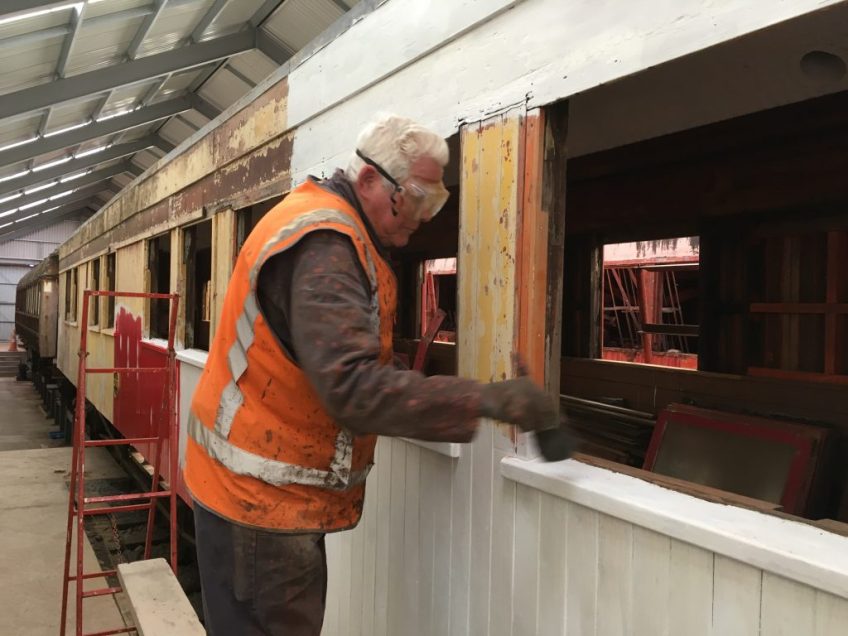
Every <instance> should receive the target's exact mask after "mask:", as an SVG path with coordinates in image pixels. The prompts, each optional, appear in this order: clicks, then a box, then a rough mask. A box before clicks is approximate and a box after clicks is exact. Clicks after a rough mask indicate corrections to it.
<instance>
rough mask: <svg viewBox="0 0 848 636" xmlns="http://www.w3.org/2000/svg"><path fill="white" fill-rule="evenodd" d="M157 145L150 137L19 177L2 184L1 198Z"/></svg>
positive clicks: (0, 188)
mask: <svg viewBox="0 0 848 636" xmlns="http://www.w3.org/2000/svg"><path fill="white" fill-rule="evenodd" d="M156 144H157V137H154V136H153V135H150V136H149V137H144V138H142V139H139V140H138V141H131V142H129V143H126V144H120V145H117V146H112V147H111V148H107V149H106V150H104V151H103V152H98V153H97V154H94V155H88V156H87V157H80V158H79V159H72V160H71V161H68V162H67V163H63V164H60V165H58V166H54V167H52V168H48V169H47V170H39V171H38V172H31V173H29V174H27V175H24V176H22V177H18V178H17V179H10V180H9V181H4V182H2V183H0V197H4V196H6V195H8V194H11V193H13V192H17V191H18V190H23V189H25V188H30V187H32V186H37V185H42V184H44V183H47V182H48V181H55V180H56V179H59V178H61V177H64V176H65V175H69V174H74V173H76V172H79V171H81V170H87V169H88V168H93V167H94V166H97V165H100V164H101V163H106V162H107V161H112V160H113V159H118V158H119V157H126V156H128V155H134V154H135V153H137V152H141V151H142V150H144V149H145V148H149V147H150V146H155V145H156Z"/></svg>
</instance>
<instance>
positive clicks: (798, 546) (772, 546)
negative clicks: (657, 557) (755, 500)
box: [500, 457, 848, 598]
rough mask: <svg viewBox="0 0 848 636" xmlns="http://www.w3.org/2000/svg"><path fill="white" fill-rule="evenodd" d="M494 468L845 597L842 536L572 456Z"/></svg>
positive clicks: (847, 574) (847, 581)
mask: <svg viewBox="0 0 848 636" xmlns="http://www.w3.org/2000/svg"><path fill="white" fill-rule="evenodd" d="M500 470H501V474H502V475H503V476H504V477H505V478H507V479H511V480H513V481H516V482H518V483H520V484H524V485H525V486H530V487H531V488H536V489H538V490H541V491H543V492H546V493H549V494H551V495H554V496H556V497H560V498H562V499H565V500H566V501H571V502H574V503H576V504H579V505H581V506H585V507H587V508H591V509H592V510H596V511H598V512H601V513H603V514H607V515H610V516H613V517H617V518H619V519H623V520H624V521H627V522H630V523H632V524H634V525H637V526H640V527H643V528H647V529H649V530H653V531H655V532H659V533H661V534H664V535H667V536H669V537H672V538H674V539H678V540H680V541H685V542H687V543H691V544H693V545H696V546H698V547H701V548H704V549H706V550H710V551H712V552H716V553H718V554H722V555H724V556H727V557H730V558H732V559H736V560H737V561H741V562H742V563H747V564H749V565H752V566H754V567H757V568H760V569H762V570H766V571H769V572H773V573H775V574H778V575H780V576H783V577H786V578H789V579H793V580H795V581H798V582H800V583H804V584H806V585H810V586H812V587H814V588H816V589H820V590H824V591H826V592H829V593H831V594H835V595H837V596H840V597H842V598H848V537H843V536H839V535H837V534H834V533H831V532H827V531H825V530H822V529H820V528H816V527H814V526H811V525H807V524H804V523H800V522H797V521H791V520H788V519H782V518H780V517H775V516H771V515H768V514H763V513H761V512H756V511H753V510H747V509H744V508H739V507H736V506H729V505H723V504H718V503H713V502H710V501H704V500H702V499H698V498H696V497H692V496H690V495H685V494H683V493H679V492H675V491H672V490H668V489H666V488H662V487H660V486H657V485H655V484H651V483H648V482H645V481H642V480H641V479H637V478H635V477H630V476H628V475H622V474H619V473H615V472H612V471H610V470H606V469H603V468H598V467H596V466H589V465H587V464H583V463H581V462H578V461H575V460H573V459H570V460H567V461H564V462H555V463H550V464H549V463H544V462H540V461H527V460H522V459H518V458H516V457H507V458H505V459H503V460H501V466H500Z"/></svg>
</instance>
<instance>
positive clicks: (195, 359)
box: [177, 349, 209, 369]
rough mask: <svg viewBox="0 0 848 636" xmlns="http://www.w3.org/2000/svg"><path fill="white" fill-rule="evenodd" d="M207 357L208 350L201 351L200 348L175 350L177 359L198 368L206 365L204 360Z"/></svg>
mask: <svg viewBox="0 0 848 636" xmlns="http://www.w3.org/2000/svg"><path fill="white" fill-rule="evenodd" d="M208 358H209V352H208V351H202V350H201V349H183V350H182V351H177V360H179V361H180V362H182V363H184V364H189V365H191V366H193V367H197V368H198V369H202V368H203V367H205V366H206V360H207V359H208Z"/></svg>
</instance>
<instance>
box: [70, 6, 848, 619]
mask: <svg viewBox="0 0 848 636" xmlns="http://www.w3.org/2000/svg"><path fill="white" fill-rule="evenodd" d="M846 19H848V2H842V1H835V0H833V1H825V2H822V1H821V0H796V1H795V2H791V3H785V2H784V3H774V2H767V1H765V0H763V1H756V2H743V1H742V0H727V1H726V2H721V3H716V2H707V1H705V0H680V1H679V2H659V1H656V0H641V1H638V2H627V3H611V2H582V1H577V0H523V1H521V0H519V1H515V0H489V1H486V2H479V1H471V0H461V1H454V0H442V1H435V2H429V3H421V2H419V1H418V0H387V1H385V2H370V1H369V2H362V3H360V5H358V6H357V8H356V9H354V10H353V11H352V12H351V13H350V14H348V15H347V16H345V17H344V18H343V19H342V20H341V21H339V22H338V23H336V24H335V25H334V26H333V28H332V29H331V30H330V31H329V32H328V33H326V34H325V35H324V36H322V37H321V38H320V39H319V41H317V42H315V43H313V44H312V45H311V46H310V47H307V49H306V50H304V52H302V53H300V54H298V55H296V56H295V57H294V58H293V59H292V60H291V61H290V62H289V63H287V64H286V65H284V66H282V67H281V68H280V69H279V70H278V71H277V72H275V73H274V74H273V75H272V76H271V77H269V79H268V80H267V81H265V82H264V83H263V84H261V85H260V86H258V87H257V88H256V89H255V90H253V91H252V92H251V93H250V94H249V95H248V96H247V97H246V98H244V99H242V100H241V101H240V102H238V103H237V104H235V105H234V106H232V107H231V108H230V109H228V110H227V111H225V112H224V113H223V114H222V115H221V116H220V117H218V118H217V119H216V120H215V121H214V122H212V123H211V124H210V125H209V126H207V127H205V128H203V129H201V130H200V131H199V132H198V133H197V134H195V135H194V136H193V137H192V138H191V139H189V140H188V141H186V142H185V143H183V144H182V145H181V146H180V147H178V148H176V149H175V150H174V151H173V152H171V153H170V154H168V155H167V156H166V157H165V158H164V159H162V160H160V161H159V162H158V163H157V164H156V165H154V166H153V167H152V168H150V169H149V170H148V171H147V172H146V173H145V174H143V175H142V176H140V177H139V178H137V179H136V180H135V181H134V182H133V183H132V184H130V185H129V186H128V187H127V188H125V189H124V191H122V192H121V193H120V194H119V195H118V196H116V197H115V198H114V199H113V200H112V201H111V202H110V203H109V204H107V205H106V206H105V208H104V209H103V210H101V211H100V213H99V214H98V215H96V216H95V217H93V218H92V219H91V220H90V221H88V222H87V223H86V224H85V225H84V226H82V227H81V228H80V230H79V231H78V232H77V233H76V234H75V235H74V236H73V237H71V238H70V239H69V240H68V241H67V242H66V243H65V244H64V245H62V247H61V248H60V254H59V255H60V263H59V268H60V278H59V282H60V288H61V292H60V299H59V308H60V313H61V320H60V325H59V342H60V343H61V346H60V350H59V353H58V364H59V367H60V369H61V371H62V372H63V373H64V374H65V375H66V376H67V377H68V378H69V380H70V381H72V382H75V381H76V377H75V374H76V367H75V363H76V360H77V350H78V344H79V337H80V332H81V330H82V329H87V330H88V332H89V333H88V339H89V343H90V349H91V364H96V365H98V366H105V367H112V366H124V365H129V364H139V363H140V364H147V365H156V364H163V363H164V359H165V353H164V347H163V338H165V337H166V336H167V321H166V316H167V314H166V312H165V308H164V307H162V306H160V305H159V304H158V302H157V301H143V300H137V299H130V300H127V301H119V302H117V303H110V302H107V301H106V300H105V299H100V300H98V301H95V302H96V303H97V306H96V308H93V309H92V311H90V316H91V320H90V321H89V323H90V324H88V325H82V324H80V323H79V316H80V313H81V312H80V303H81V298H82V290H83V289H84V288H86V287H97V288H100V289H112V290H120V291H153V292H165V291H172V292H177V293H179V294H180V295H181V298H182V301H183V302H182V303H181V306H182V310H181V312H180V316H179V320H178V325H177V334H176V336H177V342H178V348H179V350H180V351H179V354H178V359H179V362H180V364H179V382H180V385H179V392H180V420H181V423H182V424H184V423H185V420H186V416H187V405H188V404H189V402H190V399H191V394H192V391H193V388H194V386H195V384H196V382H197V378H198V377H199V374H200V372H201V370H202V368H203V365H204V362H205V359H206V350H207V349H208V346H209V342H210V339H211V338H212V337H213V335H214V333H215V327H216V320H217V316H218V315H219V313H220V309H221V303H222V301H223V297H224V291H225V289H226V285H227V280H228V277H229V275H230V273H231V272H232V268H233V262H234V259H235V257H236V255H237V253H238V250H239V248H240V246H241V243H242V242H243V239H244V237H245V236H246V235H247V233H248V232H249V231H250V228H251V227H253V225H254V224H255V223H256V220H257V219H258V218H260V217H261V215H262V214H264V213H265V212H266V211H267V210H268V209H269V208H270V207H271V206H272V205H273V204H274V203H275V202H276V201H278V200H279V199H280V198H281V197H282V196H284V195H285V194H286V192H288V191H289V190H290V189H291V188H292V187H293V185H295V184H297V183H299V182H301V181H303V180H304V179H305V178H306V177H307V175H310V174H313V175H319V176H320V175H322V174H324V175H328V174H329V173H330V172H331V171H332V170H333V169H334V168H335V167H337V166H341V165H343V164H344V163H345V162H346V161H347V158H348V155H349V153H350V151H351V149H352V148H353V144H354V141H355V135H356V132H357V130H358V129H359V128H360V126H361V124H363V123H364V122H365V121H367V120H368V119H369V117H370V116H371V115H372V114H373V113H374V112H376V111H378V110H381V109H386V108H390V109H391V110H394V111H397V112H400V113H403V114H406V115H409V116H412V117H415V118H418V119H419V120H421V121H422V122H424V123H427V124H429V125H432V126H434V127H435V128H436V129H437V130H439V131H440V132H441V133H443V134H444V135H445V137H447V138H448V139H449V144H450V146H451V152H452V155H451V156H452V160H451V164H450V166H449V167H448V170H447V172H446V185H447V186H448V188H449V189H450V190H451V193H452V197H451V200H450V203H449V204H448V206H446V208H445V209H444V210H443V211H442V213H441V214H440V215H439V216H438V217H437V218H436V219H435V220H434V221H433V222H432V223H431V224H428V225H426V226H424V228H423V229H422V230H421V231H420V233H419V234H418V235H416V236H415V237H414V240H413V241H412V242H411V244H410V245H409V246H408V247H407V248H405V249H404V250H401V251H399V252H397V253H396V254H395V255H394V256H393V259H394V263H393V264H394V265H395V267H396V271H397V273H398V280H399V284H400V290H401V293H400V315H399V319H398V324H397V328H396V344H397V348H398V349H406V350H408V349H409V348H410V347H411V346H413V345H414V342H415V340H416V338H417V337H418V336H419V334H420V333H421V325H422V322H424V321H426V319H427V313H426V312H425V311H422V308H426V307H429V306H431V305H432V304H433V302H434V300H435V299H436V298H437V297H438V298H439V300H438V303H439V304H441V303H442V302H443V301H444V303H445V306H444V307H442V308H443V309H445V311H446V312H447V313H449V314H452V315H453V316H455V325H453V327H454V330H455V334H454V336H453V338H445V339H444V340H446V341H445V342H438V343H436V344H435V345H434V347H433V352H432V356H431V361H430V364H429V367H428V369H427V371H428V372H429V373H436V372H438V373H459V374H461V375H464V376H470V377H476V378H479V379H481V380H485V381H488V380H492V379H501V378H505V377H510V376H512V375H513V374H514V373H515V369H514V368H513V366H512V363H511V361H510V360H511V354H512V353H513V352H514V351H519V352H520V353H521V354H522V355H523V356H524V358H525V359H526V360H527V361H528V362H529V365H530V367H531V369H532V371H533V374H534V376H535V377H536V378H537V379H538V380H539V381H540V382H543V383H545V385H546V386H547V387H548V388H549V389H550V390H551V392H552V393H555V394H557V395H560V394H561V395H562V396H563V397H562V405H563V408H564V409H565V410H566V412H567V413H568V414H569V417H570V418H571V419H572V422H573V427H574V429H575V431H576V432H577V433H578V435H579V436H580V439H581V443H582V444H583V450H584V451H585V453H584V454H582V455H580V456H579V457H578V458H577V459H576V460H569V461H567V462H563V463H559V464H555V465H545V464H541V463H539V462H537V461H535V460H534V459H533V455H534V449H533V448H532V447H530V446H529V445H528V444H527V442H526V440H525V439H524V438H523V436H521V435H520V434H518V433H517V432H516V431H515V430H513V429H511V428H509V427H505V426H502V425H498V424H495V423H486V424H485V425H484V426H483V427H482V428H481V431H480V434H479V435H478V437H477V439H476V440H475V441H474V442H473V443H472V444H470V445H464V446H460V445H447V444H444V445H443V444H418V443H416V442H414V441H410V440H403V439H382V440H381V441H380V442H379V445H378V452H377V465H376V467H375V469H374V471H372V474H371V476H370V477H369V486H368V496H367V499H366V506H365V513H364V517H363V520H362V523H361V524H360V526H359V527H358V528H357V529H356V530H355V531H352V532H347V533H342V534H339V535H334V536H332V537H331V538H330V540H328V558H329V567H330V573H331V576H330V589H329V596H328V608H327V620H326V627H325V633H326V634H328V635H332V634H363V635H366V634H367V635H369V636H371V635H394V634H422V635H424V634H432V635H437V634H438V635H442V634H453V635H456V636H461V635H464V634H469V633H471V634H514V635H516V636H524V635H526V634H572V635H574V634H580V635H582V634H595V633H597V634H624V633H629V634H651V635H653V634H669V635H676V634H687V635H689V634H693V635H697V634H756V633H762V634H778V633H792V634H816V635H836V634H841V633H843V631H844V626H845V625H846V624H848V538H846V536H844V535H845V534H848V533H846V531H845V529H846V525H845V523H846V522H848V494H846V493H848V489H847V488H846V484H848V474H846V470H845V466H846V465H848V461H846V459H848V456H846V444H845V434H846V431H848V424H846V422H848V386H846V385H848V345H846V343H848V310H846V307H848V278H846V270H848V268H846V263H847V262H848V185H846V184H848V180H846V179H845V175H844V166H845V165H846V159H848V136H846V130H848V120H847V119H846V118H847V117H848V116H846V113H848V108H846V106H848V79H846V73H845V61H844V60H845V59H848V49H845V44H844V37H843V35H844V33H842V32H841V31H840V27H839V25H840V24H843V23H844V21H845V20H846ZM694 237H697V238H698V244H699V250H698V267H697V268H692V267H688V271H689V272H690V275H691V276H694V277H695V278H692V279H688V281H687V283H686V286H685V287H686V293H687V294H690V295H693V294H696V295H697V296H698V303H697V305H694V307H695V309H691V308H690V309H689V310H687V311H686V312H685V313H682V314H681V316H684V317H685V320H684V319H683V318H680V316H679V317H678V318H680V319H678V320H671V319H668V316H667V315H666V314H665V313H664V312H663V308H664V307H666V306H667V305H665V304H664V303H663V301H662V299H661V298H659V296H658V295H657V294H658V293H659V292H652V293H646V290H648V289H653V290H656V289H658V287H659V286H657V285H651V286H649V285H645V286H643V287H641V288H640V289H639V290H636V291H633V292H632V294H631V295H630V298H631V299H632V302H631V305H632V304H633V303H637V302H638V303H639V304H640V307H641V309H639V311H641V312H642V315H643V316H644V319H643V320H642V321H641V323H640V324H639V328H638V334H636V333H635V332H634V339H635V338H637V337H638V338H639V339H640V340H639V344H640V345H641V349H642V355H643V357H642V359H636V358H635V357H634V358H633V360H632V361H628V360H610V359H604V358H605V357H608V356H604V351H603V349H604V336H603V328H604V314H605V312H604V305H605V303H604V284H603V279H604V277H605V276H604V259H603V253H604V246H606V245H613V244H622V243H637V242H653V241H668V240H672V239H678V240H690V243H689V244H691V239H693V238H694ZM452 258H456V259H457V261H456V269H455V271H456V276H457V278H456V284H455V298H453V297H452V295H453V292H451V293H447V292H446V291H444V290H445V289H447V288H448V287H447V286H446V287H445V288H441V287H440V293H439V294H438V296H437V295H436V294H435V293H434V294H432V295H431V296H429V297H428V299H427V300H425V301H422V297H421V290H422V287H423V288H425V289H426V288H427V286H426V285H422V283H424V282H425V281H426V277H427V273H428V272H430V273H432V270H428V268H427V265H426V263H432V262H434V261H437V260H438V259H452ZM657 265H658V264H657V263H654V264H652V266H651V267H652V268H653V269H654V270H656V269H657V267H656V266H657ZM690 265H691V263H690ZM643 269H644V268H643ZM647 269H650V268H647ZM693 269H695V270H696V271H695V273H694V274H691V271H692V270H693ZM628 276H629V274H628ZM681 289H683V286H682V284H681V283H674V289H673V290H672V292H675V291H679V290H681ZM634 290H635V288H634ZM672 295H673V294H672ZM449 296H450V297H449ZM678 296H679V294H678ZM621 297H622V296H621V295H618V296H616V298H618V299H621ZM681 302H683V301H681ZM614 306H618V305H614ZM660 336H674V337H677V338H685V339H686V342H687V347H689V348H690V349H689V350H690V353H691V354H692V355H693V357H692V358H691V362H690V363H687V365H682V366H689V367H696V368H680V367H661V366H657V365H651V364H646V363H645V362H647V360H646V359H645V357H647V358H650V357H651V356H652V352H654V351H658V349H657V348H656V347H657V346H659V345H655V344H654V343H656V342H659V341H660V340H661V338H660ZM451 339H452V340H454V341H455V342H449V340H451ZM607 344H608V345H609V344H610V342H608V343H607ZM161 395H162V387H161V386H158V385H156V384H155V383H151V384H142V383H139V382H133V379H132V378H131V377H126V378H121V379H120V380H119V379H113V378H93V379H92V380H91V381H90V385H89V398H90V401H91V403H92V405H93V406H94V407H95V408H96V409H97V410H98V411H99V412H100V413H101V414H102V416H103V417H104V418H105V419H106V420H108V421H109V422H111V423H112V424H113V425H114V426H115V427H117V429H119V430H120V432H121V433H123V434H124V435H128V436H140V437H141V436H144V433H145V432H146V430H147V427H149V426H150V421H151V417H152V416H151V414H150V411H149V408H147V406H148V405H149V404H151V403H154V404H155V403H157V400H159V399H160V398H161ZM154 416H155V414H154ZM181 436H183V438H182V439H181V440H180V446H181V448H182V447H183V446H184V436H185V427H184V426H182V427H181ZM142 452H143V449H142ZM183 492H184V491H183Z"/></svg>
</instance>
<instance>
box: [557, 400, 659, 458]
mask: <svg viewBox="0 0 848 636" xmlns="http://www.w3.org/2000/svg"><path fill="white" fill-rule="evenodd" d="M560 406H561V410H562V412H563V413H564V414H565V416H566V418H567V420H568V426H569V427H570V428H571V430H572V431H573V432H574V435H575V436H576V437H577V439H578V449H579V450H580V451H582V452H584V453H587V454H589V455H594V456H596V457H603V458H605V459H611V460H613V461H616V462H620V463H622V464H628V465H630V466H638V467H641V466H642V464H643V462H644V461H645V453H646V451H647V450H648V444H649V442H650V440H651V434H652V433H653V431H654V424H655V422H656V420H655V418H654V416H653V415H652V414H651V413H645V412H643V411H635V410H633V409H629V408H625V406H624V405H623V404H622V400H618V399H614V398H611V399H610V400H608V401H604V402H596V401H593V400H585V399H582V398H578V397H574V396H570V395H560Z"/></svg>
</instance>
